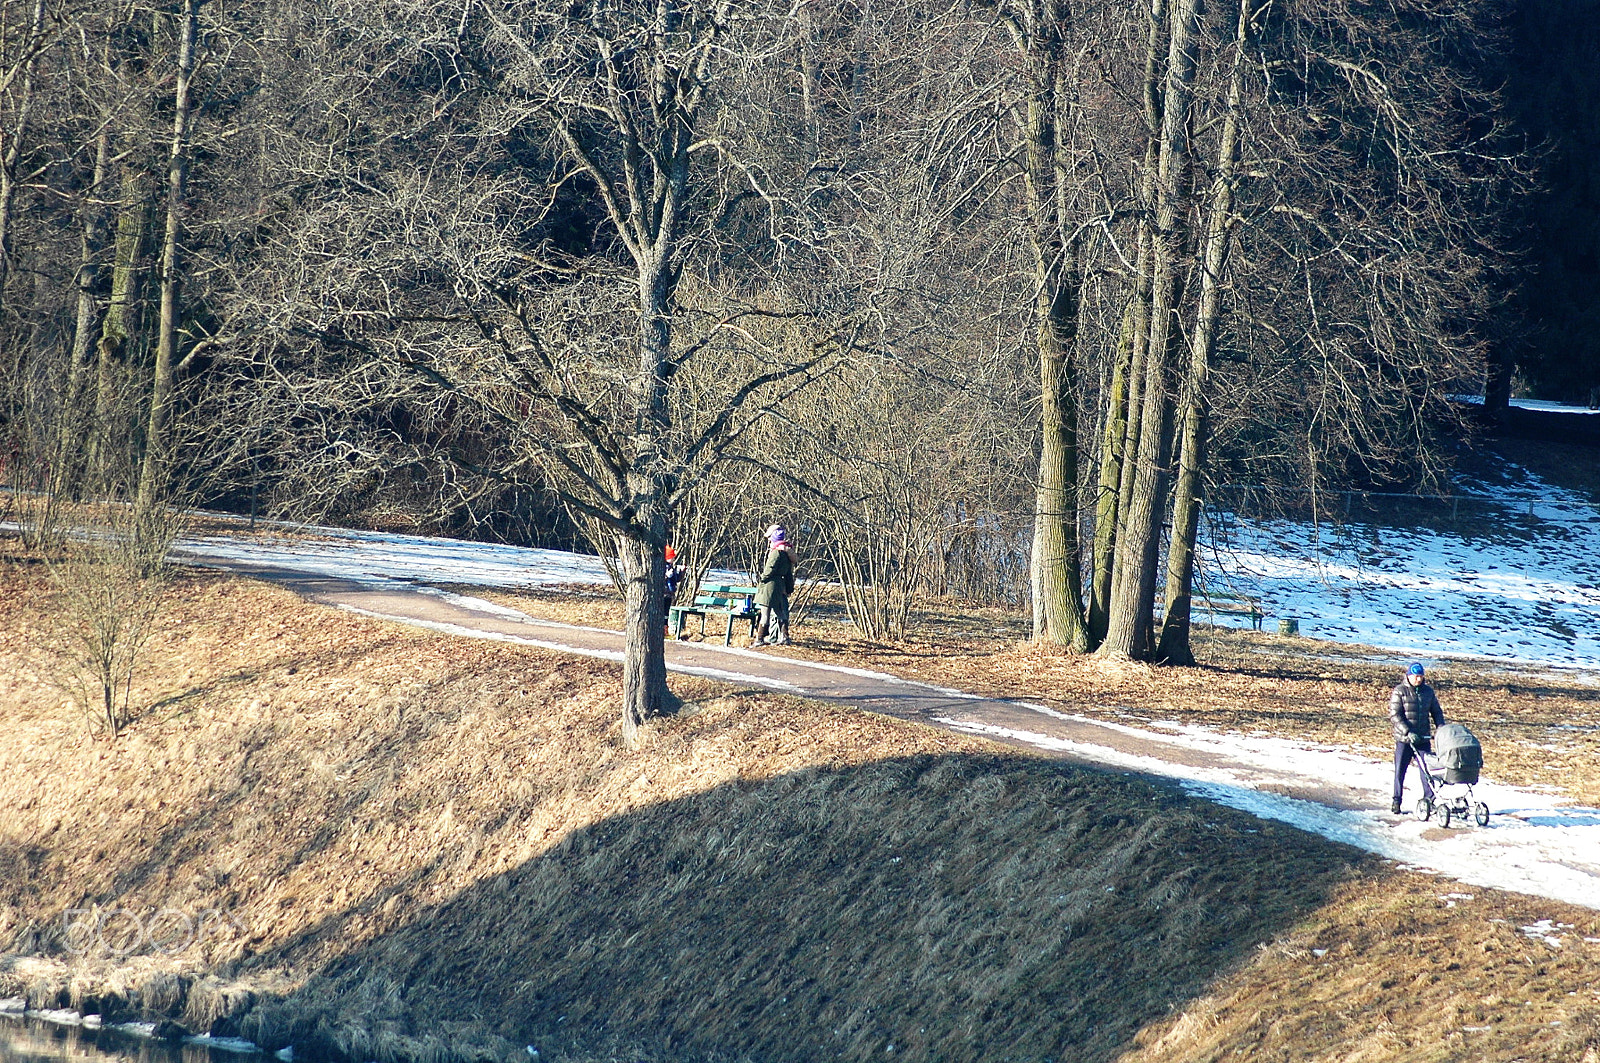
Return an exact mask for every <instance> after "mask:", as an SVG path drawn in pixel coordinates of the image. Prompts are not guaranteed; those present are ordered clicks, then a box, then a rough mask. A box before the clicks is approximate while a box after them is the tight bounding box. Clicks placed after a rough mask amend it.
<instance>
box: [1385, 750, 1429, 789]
mask: <svg viewBox="0 0 1600 1063" xmlns="http://www.w3.org/2000/svg"><path fill="white" fill-rule="evenodd" d="M1414 760H1415V761H1416V762H1417V774H1418V775H1419V776H1421V778H1422V796H1423V797H1426V798H1427V799H1428V800H1430V801H1432V800H1433V780H1432V779H1429V778H1428V773H1427V772H1425V771H1423V770H1422V761H1421V759H1419V758H1418V757H1417V754H1416V750H1414V749H1412V748H1411V743H1410V742H1401V741H1396V742H1395V744H1394V799H1395V800H1396V801H1398V800H1400V796H1401V794H1402V793H1404V792H1405V788H1406V769H1407V768H1409V767H1411V762H1412V761H1414Z"/></svg>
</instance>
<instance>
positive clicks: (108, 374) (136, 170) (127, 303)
mask: <svg viewBox="0 0 1600 1063" xmlns="http://www.w3.org/2000/svg"><path fill="white" fill-rule="evenodd" d="M122 154H123V155H124V156H125V158H124V159H123V162H122V178H121V181H120V192H119V195H118V202H117V227H116V235H115V236H114V237H113V239H112V242H111V264H110V271H111V293H110V297H109V298H108V299H107V300H106V309H105V313H104V314H103V315H102V316H101V319H100V340H99V343H97V344H96V348H97V349H96V352H95V381H94V413H93V418H92V420H91V422H90V425H89V432H90V435H89V453H88V457H87V459H86V460H87V462H88V464H89V467H90V468H95V469H102V470H109V467H110V457H111V450H112V449H113V448H116V447H120V446H126V445H127V444H125V443H123V442H121V441H118V440H114V439H113V421H115V420H116V419H117V412H118V411H117V408H118V406H119V405H121V404H122V403H123V402H125V401H126V399H127V396H126V395H125V394H124V391H125V388H126V377H127V372H126V367H127V365H128V363H129V361H130V360H131V359H132V356H133V351H132V348H133V346H134V340H135V337H136V334H137V333H138V332H139V330H140V327H141V318H142V316H143V315H142V314H141V312H140V310H141V307H142V294H141V291H140V289H141V287H142V284H143V271H144V255H145V235H146V232H147V230H148V229H149V227H150V214H151V203H150V197H149V194H148V193H149V190H148V188H147V187H146V182H145V174H144V172H143V170H142V169H141V168H140V166H139V164H138V161H137V159H135V158H134V157H133V154H134V148H133V145H132V142H131V138H130V140H129V141H127V142H124V145H123V149H122ZM107 486H109V485H107ZM128 486H131V485H128Z"/></svg>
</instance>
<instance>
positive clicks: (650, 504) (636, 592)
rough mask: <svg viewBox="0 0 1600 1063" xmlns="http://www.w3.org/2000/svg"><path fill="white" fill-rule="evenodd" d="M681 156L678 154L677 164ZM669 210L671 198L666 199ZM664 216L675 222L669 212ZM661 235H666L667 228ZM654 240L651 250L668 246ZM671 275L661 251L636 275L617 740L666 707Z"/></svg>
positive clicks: (630, 741)
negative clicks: (630, 513) (635, 370)
mask: <svg viewBox="0 0 1600 1063" xmlns="http://www.w3.org/2000/svg"><path fill="white" fill-rule="evenodd" d="M686 165H687V160H685V166H686ZM667 210H668V212H669V214H670V213H671V212H675V211H676V201H675V200H674V201H673V202H671V203H669V204H667ZM666 221H667V223H668V224H675V220H674V219H673V218H671V217H670V216H669V217H668V218H667V219H666ZM661 235H662V236H667V237H670V236H671V235H672V234H671V233H670V232H663V233H662V234H661ZM671 243H672V241H671V240H670V239H668V240H662V241H660V242H659V243H658V245H657V248H658V250H664V249H665V248H664V247H663V246H662V245H665V246H671ZM673 281H674V278H673V274H672V269H671V266H670V265H669V264H668V263H667V261H666V260H665V256H664V255H658V256H656V257H654V258H650V259H647V260H646V261H644V262H642V263H641V266H640V278H639V302H640V312H639V375H638V378H637V380H636V381H635V384H634V387H635V394H634V438H633V461H632V464H631V466H630V468H629V470H628V477H627V479H628V493H629V496H630V498H631V499H632V504H633V510H634V517H633V521H632V524H633V526H634V528H635V529H636V532H635V534H634V535H632V536H619V537H618V546H619V548H620V551H621V554H622V572H623V577H624V579H625V580H626V581H627V582H626V587H625V588H624V597H625V601H626V620H625V625H626V627H625V633H626V639H625V650H624V654H623V662H622V740H623V744H624V745H626V746H628V747H630V748H631V747H632V746H633V745H634V744H635V743H637V741H638V731H639V725H640V724H642V723H643V722H644V721H645V720H647V719H649V718H651V717H653V716H660V715H662V714H663V713H665V712H666V711H668V709H669V707H670V705H669V703H670V699H671V694H670V692H669V690H668V688H667V656H666V638H665V633H666V622H667V618H666V608H665V603H666V592H667V582H666V568H665V562H664V560H663V557H662V551H663V550H664V549H665V547H666V544H667V527H668V524H669V521H668V517H669V516H670V514H669V513H668V512H667V510H668V499H669V497H670V495H671V488H672V485H671V483H670V482H668V478H667V474H666V462H665V460H664V459H665V455H664V454H663V452H662V450H663V447H664V446H665V445H666V441H667V432H668V430H669V429H670V428H671V416H670V412H669V410H668V407H667V375H668V363H669V361H670V359H671V357H672V312H673V306H672V301H673V290H674V287H675V285H674V283H673Z"/></svg>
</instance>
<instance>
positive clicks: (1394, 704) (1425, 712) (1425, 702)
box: [1389, 661, 1444, 813]
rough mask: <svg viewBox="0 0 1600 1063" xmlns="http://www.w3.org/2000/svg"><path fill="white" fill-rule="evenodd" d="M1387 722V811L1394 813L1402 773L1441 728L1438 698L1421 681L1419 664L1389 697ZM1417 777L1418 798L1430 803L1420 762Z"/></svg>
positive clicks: (1403, 780)
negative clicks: (1390, 749) (1390, 746)
mask: <svg viewBox="0 0 1600 1063" xmlns="http://www.w3.org/2000/svg"><path fill="white" fill-rule="evenodd" d="M1389 723H1390V725H1391V726H1392V727H1393V728H1394V801H1393V803H1391V804H1390V806H1389V811H1390V812H1396V813H1397V812H1399V811H1400V798H1401V796H1402V794H1403V793H1404V792H1405V786H1406V770H1407V769H1409V768H1410V767H1411V762H1412V761H1413V760H1415V759H1416V754H1417V752H1418V751H1421V752H1423V753H1428V752H1431V751H1432V749H1431V746H1432V741H1433V728H1435V727H1442V726H1444V709H1443V708H1441V707H1440V706H1439V697H1438V695H1437V694H1435V693H1434V692H1433V687H1431V686H1429V685H1428V683H1427V681H1426V680H1425V679H1424V678H1423V668H1422V665H1420V664H1418V663H1416V662H1415V661H1413V662H1412V663H1411V664H1410V665H1408V666H1407V667H1406V674H1405V678H1404V679H1402V680H1400V683H1399V685H1398V686H1396V687H1395V688H1394V690H1393V691H1391V692H1390V694H1389ZM1417 774H1418V775H1420V776H1422V796H1423V797H1425V798H1427V799H1428V800H1429V801H1432V800H1433V782H1432V781H1431V780H1430V779H1429V778H1428V773H1427V772H1426V771H1424V770H1423V768H1422V762H1421V761H1420V760H1419V761H1417Z"/></svg>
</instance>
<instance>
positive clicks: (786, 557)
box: [756, 524, 794, 646]
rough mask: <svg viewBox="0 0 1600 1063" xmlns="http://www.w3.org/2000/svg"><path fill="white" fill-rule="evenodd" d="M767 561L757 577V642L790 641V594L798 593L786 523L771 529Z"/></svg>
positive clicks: (782, 642) (784, 643)
mask: <svg viewBox="0 0 1600 1063" xmlns="http://www.w3.org/2000/svg"><path fill="white" fill-rule="evenodd" d="M767 547H768V549H767V561H766V564H764V565H762V566H761V576H760V577H759V578H758V579H757V580H756V612H757V614H758V619H757V621H756V645H758V646H759V645H762V644H766V645H771V646H786V645H788V643H789V595H791V594H793V593H794V553H793V551H792V550H791V549H790V548H789V533H788V532H786V531H785V530H784V527H783V525H781V524H774V525H772V526H771V527H770V528H768V529H767Z"/></svg>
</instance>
